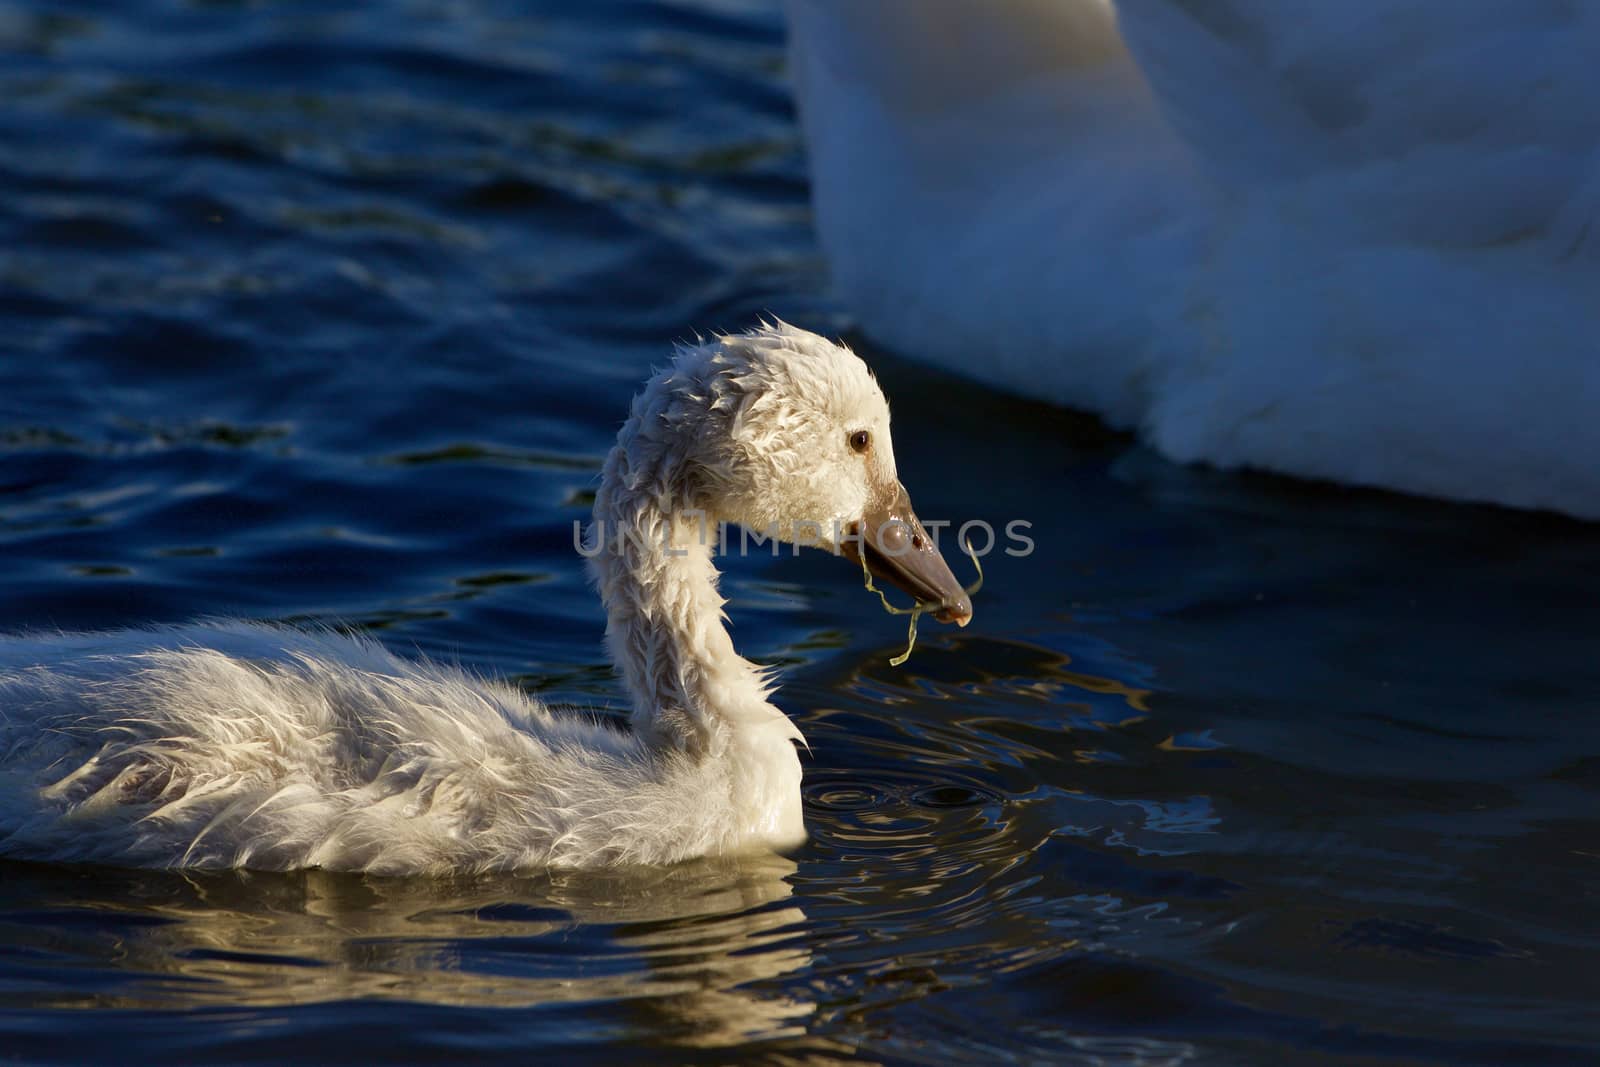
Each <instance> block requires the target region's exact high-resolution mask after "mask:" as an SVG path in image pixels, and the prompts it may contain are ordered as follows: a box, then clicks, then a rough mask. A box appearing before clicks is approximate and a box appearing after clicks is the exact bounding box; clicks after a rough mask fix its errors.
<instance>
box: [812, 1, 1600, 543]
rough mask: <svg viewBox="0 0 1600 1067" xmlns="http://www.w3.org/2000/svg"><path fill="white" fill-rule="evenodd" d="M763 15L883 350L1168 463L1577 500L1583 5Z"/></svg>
mask: <svg viewBox="0 0 1600 1067" xmlns="http://www.w3.org/2000/svg"><path fill="white" fill-rule="evenodd" d="M788 13H789V18H790V32H791V59H792V63H791V68H792V73H793V78H794V82H795V86H796V93H797V96H798V100H799V104H800V109H801V115H802V119H803V122H804V127H805V132H806V137H807V141H808V144H809V148H810V159H811V169H812V180H813V196H814V201H815V207H816V220H817V227H818V230H819V232H820V236H821V240H822V244H823V247H824V248H825V250H826V252H827V254H828V257H829V259H830V261H831V264H832V267H833V271H834V275H835V278H836V281H837V283H838V285H839V287H840V289H841V291H842V293H843V295H844V296H845V298H846V300H847V301H848V302H849V303H850V304H851V305H853V307H854V309H855V311H856V312H857V313H858V314H859V316H860V318H861V321H862V322H863V324H864V325H865V327H866V328H867V330H868V331H869V332H870V333H872V334H873V335H875V336H877V337H879V338H880V339H882V340H883V341H885V342H887V343H888V344H889V345H891V346H893V347H895V348H898V349H901V350H904V351H905V352H907V353H909V354H913V355H915V356H917V357H918V358H926V359H929V360H932V361H934V362H937V363H941V364H943V365H945V366H948V367H950V368H952V369H955V370H958V371H962V372H964V373H967V374H970V375H972V376H974V377H977V378H981V379H983V380H985V381H988V382H990V383H992V384H995V385H998V386H1001V387H1004V388H1007V389H1011V390H1015V391H1018V392H1021V393H1024V394H1027V395H1030V396H1035V397H1040V398H1044V399H1047V400H1050V401H1053V402H1057V403H1060V404H1064V405H1068V406H1072V407H1077V408H1084V409H1089V410H1093V411H1096V412H1099V413H1101V414H1103V415H1104V416H1105V417H1106V418H1107V419H1109V420H1110V421H1111V422H1113V423H1114V424H1116V425H1119V426H1126V427H1136V428H1138V429H1139V430H1140V431H1141V432H1142V433H1143V434H1144V435H1145V437H1146V439H1147V440H1149V441H1150V442H1151V443H1153V444H1154V445H1155V446H1156V447H1157V448H1158V449H1159V450H1161V451H1162V452H1164V453H1165V454H1166V455H1168V456H1170V457H1172V458H1174V459H1178V460H1182V461H1190V460H1202V461H1207V462H1210V463H1214V464H1217V465H1220V466H1225V467H1226V466H1238V465H1245V466H1253V467H1260V468H1267V469H1272V470H1277V471H1283V472H1287V473H1291V474H1296V475H1302V476H1311V477H1319V478H1328V479H1334V480H1338V481H1344V482H1349V483H1354V484H1362V485H1372V486H1383V487H1387V488H1392V489H1398V490H1403V491H1408V492H1415V493H1422V494H1428V495H1435V496H1444V497H1453V498H1459V499H1467V500H1480V501H1493V502H1497V503H1500V504H1507V505H1513V506H1520V507H1535V508H1552V509H1557V510H1561V511H1565V512H1568V513H1571V514H1574V515H1580V516H1586V517H1589V518H1597V517H1600V417H1597V413H1600V226H1597V225H1596V223H1597V221H1600V107H1596V106H1595V101H1597V100H1600V62H1596V60H1595V57H1596V56H1600V5H1596V4H1587V3H1572V2H1569V0H1526V2H1518V3H1508V2H1505V0H1366V2H1362V3H1353V4H1351V3H1343V4H1341V3H1328V2H1326V0H1207V2H1192V0H1115V2H1114V3H1112V2H1110V0H999V2H995V3H987V2H985V3H974V2H971V0H872V2H870V3H862V2H859V0H788Z"/></svg>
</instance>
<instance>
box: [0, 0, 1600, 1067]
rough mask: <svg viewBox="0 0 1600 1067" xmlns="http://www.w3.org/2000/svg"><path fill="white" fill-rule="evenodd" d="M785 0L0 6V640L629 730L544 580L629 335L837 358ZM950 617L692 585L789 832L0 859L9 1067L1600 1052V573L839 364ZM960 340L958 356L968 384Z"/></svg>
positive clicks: (1, 988) (1547, 527) (1475, 527)
mask: <svg viewBox="0 0 1600 1067" xmlns="http://www.w3.org/2000/svg"><path fill="white" fill-rule="evenodd" d="M781 78H782V42H781V23H780V20H779V17H778V13H777V11H776V10H775V8H774V7H773V6H772V5H770V4H767V3H762V2H755V0H750V2H745V0H717V2H712V0H701V2H688V0H683V2H653V3H644V2H640V3H622V2H613V3H602V4H592V5H571V4H561V3H555V2H547V3H511V2H509V0H507V2H503V3H488V2H486V3H480V4H460V3H453V2H449V0H380V2H371V3H363V4H348V5H344V4H317V5H309V4H303V3H292V2H287V0H284V2H270V0H258V2H223V0H193V2H178V0H166V2H158V0H128V2H125V3H122V4H118V5H97V4H88V3H65V2H63V3H45V2H42V0H41V2H12V3H0V582H3V583H4V584H3V588H4V589H5V591H6V595H5V597H4V598H0V628H3V629H21V628H63V629H76V628H91V627H106V626H123V625H136V624H144V623H152V622H154V623H159V622H176V621H180V620H184V619H189V618H193V617H196V616H201V615H241V616H245V617H250V618H258V619H274V620H288V621H294V622H300V623H314V624H332V625H338V626H344V627H350V628H355V629H360V630H364V631H366V632H368V633H371V634H373V635H374V636H376V637H377V638H378V639H380V640H382V641H383V642H384V643H385V644H387V645H389V647H391V648H394V649H395V650H397V651H400V652H402V653H420V654H426V655H430V656H435V657H441V658H447V659H450V660H457V661H460V662H461V663H463V664H465V665H468V666H470V667H471V668H473V669H476V670H481V671H485V672H492V673H495V674H501V675H506V676H509V677H511V678H513V679H515V680H516V681H517V682H518V683H519V684H521V685H523V686H525V687H526V688H527V689H529V690H530V691H532V692H537V693H539V694H541V695H543V696H545V697H547V698H548V699H550V700H553V701H563V702H571V703H577V704H580V705H583V706H585V707H588V708H591V709H615V708H617V707H619V706H620V703H621V692H620V689H619V687H618V685H617V682H616V681H615V679H614V678H613V677H612V676H611V674H610V672H609V670H608V669H607V666H606V663H605V660H604V658H603V655H602V652H601V649H600V634H601V622H602V620H601V617H600V613H599V610H598V607H597V605H596V603H595V600H594V598H593V596H592V593H591V592H590V590H589V589H588V588H587V587H586V584H585V581H584V578H583V573H582V568H581V566H580V562H581V561H580V560H579V558H578V557H577V555H576V554H575V553H574V551H573V548H572V535H571V527H572V522H573V520H574V519H581V518H582V517H584V516H585V515H586V512H587V507H588V503H589V500H590V494H591V493H592V491H593V487H594V481H595V476H596V473H597V471H598V465H599V462H600V458H601V456H603V454H604V451H605V449H606V448H607V446H608V445H609V442H610V440H611V438H612V436H613V435H614V433H615V429H616V426H617V425H618V423H619V422H620V420H621V417H622V415H623V413H624V411H625V407H626V403H627V400H628V397H629V396H630V394H631V392H632V390H633V388H634V387H635V385H636V384H637V382H638V381H639V380H640V379H642V377H643V376H644V375H645V374H646V373H647V372H648V370H649V368H650V366H651V365H652V364H653V363H655V364H659V363H660V362H661V361H662V360H663V359H664V358H666V354H667V352H668V351H669V346H670V344H671V342H672V341H673V340H674V339H678V338H683V337H687V336H690V335H691V333H692V332H693V331H702V332H703V331H709V330H714V329H733V328H741V327H743V326H746V325H748V324H749V323H750V322H751V321H752V320H753V319H754V318H755V317H756V316H757V315H759V314H761V313H763V312H774V313H777V314H781V315H783V316H785V317H786V318H790V319H792V320H793V321H796V322H798V323H801V324H803V325H807V326H811V327H813V328H817V329H822V330H831V331H837V330H840V329H845V328H847V327H848V325H849V324H848V320H847V319H845V318H844V317H843V316H842V315H841V313H840V310H839V309H838V308H837V307H836V306H835V305H834V304H832V303H831V302H830V300H829V298H828V296H827V294H826V288H825V283H824V279H823V276H822V271H821V264H820V259H819V257H818V254H817V251H816V249H815V247H814V245H813V243H812V237H811V233H810V229H809V220H808V211H807V206H806V195H805V176H804V162H803V158H802V155H801V151H800V144H799V140H798V136H797V131H796V129H795V125H794V119H793V115H792V113H791V111H790V108H789V104H788V100H787V95H786V93H785V91H784V89H783V85H782V80H781ZM868 354H869V356H870V357H871V359H872V361H873V363H874V366H875V367H876V368H877V370H878V372H879V375H880V377H881V378H882V380H883V381H884V383H885V386H886V388H887V389H888V391H889V393H890V395H891V397H892V399H893V401H894V406H895V411H896V417H897V422H896V452H897V455H898V457H899V460H900V465H901V468H902V474H903V476H904V478H905V480H906V481H907V483H908V485H909V486H910V488H911V490H912V492H913V494H914V496H915V498H916V499H917V501H918V507H919V510H920V511H921V512H922V513H923V514H924V515H926V516H930V517H938V518H949V519H952V520H955V521H957V522H960V521H963V520H966V519H970V518H982V519H986V520H989V521H991V522H994V523H995V524H996V525H1001V524H1003V523H1004V522H1006V521H1009V520H1011V519H1014V518H1024V519H1027V520H1029V521H1031V522H1032V523H1033V527H1032V531H1031V533H1032V536H1033V539H1034V541H1035V543H1036V546H1037V548H1036V551H1035V552H1034V553H1033V554H1032V555H1030V556H1028V557H1026V558H1010V557H1006V556H1004V555H994V556H991V557H990V558H989V560H988V572H989V574H988V584H987V586H986V588H985V590H984V592H983V594H982V595H981V597H980V598H979V600H978V603H977V618H976V621H975V622H974V624H973V625H972V626H971V627H969V628H968V629H966V630H963V631H959V632H952V631H950V630H948V629H946V628H939V627H934V626H929V627H925V628H924V631H923V637H922V640H921V641H920V642H919V646H918V650H917V652H916V654H915V655H914V656H913V657H912V659H911V661H910V663H909V664H908V665H907V666H906V667H904V668H900V669H896V668H893V667H891V666H889V664H888V662H887V661H888V659H889V657H890V656H891V655H893V654H895V653H896V652H898V651H899V650H900V648H901V647H902V644H903V641H904V630H903V628H902V623H903V620H897V619H892V618H890V617H888V616H885V615H883V614H882V613H881V612H880V611H879V610H878V608H877V605H876V601H875V598H873V597H871V596H870V595H869V594H866V593H865V592H864V591H863V590H861V588H860V585H859V576H858V575H856V574H854V573H852V572H851V570H850V568H849V567H848V566H846V565H843V564H840V563H839V562H838V561H836V560H832V559H828V558H825V557H821V556H815V557H813V556H804V557H801V558H798V559H791V558H787V557H785V558H782V559H773V558H770V557H762V556H757V557H754V558H748V559H743V560H735V561H732V562H731V564H730V568H729V574H728V576H727V580H726V589H727V591H728V592H729V593H730V594H731V596H732V602H731V604H730V611H731V614H732V620H733V627H734V635H735V639H736V641H737V642H738V644H739V646H740V648H741V650H743V651H744V652H745V653H746V654H748V655H750V656H752V657H754V658H756V659H759V660H762V661H765V662H772V663H781V664H783V665H784V667H785V673H784V687H783V690H782V692H781V695H780V698H779V699H780V703H781V704H782V705H783V706H784V707H785V708H786V709H787V710H789V711H790V712H791V714H792V715H793V716H794V718H795V719H796V721H797V722H798V723H799V725H800V726H801V728H802V730H803V731H804V732H805V734H806V736H807V737H808V739H809V740H810V744H811V755H810V757H809V758H808V760H807V762H806V775H807V777H806V802H807V818H808V822H809V825H810V827H811V829H812V834H813V837H812V840H811V842H810V843H809V844H807V845H806V846H805V847H804V848H803V849H801V850H800V851H799V852H798V853H796V854H795V855H793V856H791V857H787V858H785V857H770V858H765V859H759V858H751V859H745V860H740V861H718V862H706V863H696V864H687V865H684V866H683V867H679V868H673V869H671V870H645V871H624V872H612V873H605V874H587V875H577V874H550V873H543V874H541V873H537V872H533V873H529V874H528V875H526V876H522V877H502V878H492V879H471V880H468V879H463V880H459V881H450V880H444V881H439V880H429V879H370V878H359V877H349V876H335V875H329V874H325V873H320V872H309V873H302V874H295V875H261V874H247V873H241V874H207V875H192V874H180V873H170V872H169V873H163V872H126V871H116V870H106V869H72V868H52V867H48V866H33V865H22V864H4V865H0V1054H4V1055H6V1056H9V1057H12V1058H15V1059H19V1060H23V1061H31V1062H105V1061H108V1060H111V1059H123V1058H126V1057H127V1056H128V1055H129V1054H130V1050H137V1052H138V1056H139V1058H140V1059H148V1060H155V1059H158V1058H160V1059H169V1060H171V1059H190V1060H203V1061H212V1062H233V1063H238V1062H262V1063H270V1062H290V1061H292V1062H304V1060H305V1058H306V1056H307V1055H309V1052H308V1050H315V1058H316V1059H317V1061H318V1062H326V1063H335V1062H368V1061H371V1060H372V1059H374V1058H383V1059H390V1060H423V1059H440V1058H445V1059H448V1060H450V1061H451V1062H468V1061H474V1060H483V1061H498V1060H505V1059H510V1058H513V1057H515V1058H518V1059H526V1058H529V1057H538V1056H557V1057H560V1062H578V1061H584V1060H592V1061H597V1062H618V1061H623V1060H625V1061H627V1062H644V1061H649V1060H659V1061H661V1062H673V1063H683V1062H708V1063H721V1062H728V1061H729V1060H730V1059H733V1058H735V1057H738V1058H746V1059H767V1060H772V1061H776V1062H802V1061H805V1062H828V1061H835V1060H840V1061H858V1062H883V1063H929V1064H944V1063H955V1062H970V1063H985V1064H988V1063H996V1062H1018V1063H1029V1062H1038V1063H1085V1064H1089V1063H1094V1064H1118V1063H1130V1064H1132V1063H1140V1064H1176V1063H1230V1064H1231V1063H1247V1062H1256V1063H1266V1064H1276V1063H1285V1062H1292V1063H1297V1064H1301V1063H1304V1064H1315V1063H1330V1064H1334V1063H1337V1064H1346V1063H1357V1062H1370V1063H1482V1064H1512V1063H1575V1064H1576V1063H1590V1062H1594V1060H1595V1058H1596V1057H1597V1056H1600V1018H1597V1014H1600V1013H1597V1011H1596V1008H1595V1005H1596V1001H1597V997H1600V978H1597V977H1596V974H1597V969H1596V967H1595V966H1594V960H1595V959H1596V953H1597V951H1600V923H1597V922H1596V919H1595V915H1596V911H1597V905H1600V817H1597V815H1596V811H1597V805H1600V725H1597V722H1600V720H1597V717H1596V714H1595V712H1596V701H1595V694H1596V693H1600V658H1597V656H1596V655H1595V652H1594V649H1595V648H1596V647H1600V645H1597V642H1600V623H1597V622H1596V612H1595V605H1596V604H1597V603H1600V567H1597V565H1596V564H1597V561H1600V532H1597V531H1596V530H1595V529H1594V528H1592V527H1589V526H1585V525H1581V524H1577V523H1572V522H1566V521H1561V520H1557V519H1552V518H1548V517H1543V516H1528V515H1516V514H1509V513H1504V512H1498V511H1494V510H1489V509H1480V508H1472V507H1463V506H1455V505H1448V504H1437V503H1429V502H1423V501H1416V500H1407V499H1404V498H1398V497H1392V496H1385V495H1379V494H1369V493H1360V492H1350V491H1342V490H1338V489H1332V488H1328V487H1320V486H1310V485H1305V484H1300V483H1292V482H1285V481H1279V480H1273V479H1265V478H1258V477H1249V476H1238V475H1228V474H1219V473H1214V472H1205V471H1198V470H1188V469H1181V468H1176V467H1173V466H1171V465H1168V464H1165V463H1163V462H1162V461H1160V460H1159V459H1157V458H1155V457H1153V456H1151V455H1149V454H1148V453H1145V452H1143V451H1142V450H1140V449H1139V448H1138V447H1137V446H1135V445H1133V444H1132V443H1131V442H1130V441H1128V440H1127V439H1125V438H1122V437H1119V436H1116V435H1112V434H1108V433H1106V432H1104V431H1103V430H1101V429H1099V428H1098V427H1097V426H1095V425H1094V424H1093V423H1092V422H1090V421H1088V420H1085V419H1080V418H1077V417H1073V416H1069V415H1066V414H1064V413H1061V412H1059V411H1054V410H1051V409H1047V408H1043V407H1039V406H1036V405H1031V404H1028V403H1026V402H1022V401H1017V400H1014V399H1008V398H1005V397H1001V396H998V395H995V394H991V393H987V392H985V391H983V390H981V389H978V388H976V387H974V386H971V385H969V384H966V383H962V382H958V381H955V380H953V379H950V378H947V377H944V376H941V375H937V374H934V373H931V372H927V371H925V370H922V369H921V368H919V367H917V366H916V365H915V364H914V363H911V362H907V361H905V360H903V359H900V358H896V357H895V356H893V355H890V354H887V353H874V352H870V351H869V352H868ZM980 358H982V353H974V359H980Z"/></svg>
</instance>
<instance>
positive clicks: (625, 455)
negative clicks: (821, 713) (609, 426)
mask: <svg viewBox="0 0 1600 1067" xmlns="http://www.w3.org/2000/svg"><path fill="white" fill-rule="evenodd" d="M641 399H644V398H641ZM654 414H656V413H655V412H647V413H644V414H643V415H642V416H641V411H640V408H639V406H638V405H636V406H635V411H634V415H633V417H632V418H630V419H629V421H628V424H627V425H626V426H624V428H623V430H622V433H621V434H620V435H619V437H618V440H617V445H616V447H615V448H614V449H612V451H611V454H610V456H609V457H608V458H607V460H606V465H605V471H604V474H603V475H602V478H601V484H600V490H599V492H598V494H597V495H596V497H595V506H594V519H595V522H594V524H593V525H592V526H591V527H590V532H589V538H590V551H592V552H593V553H594V554H593V555H592V556H591V560H590V565H591V567H592V569H593V572H594V574H595V577H596V580H597V584H598V586H599V590H600V596H601V600H602V601H603V602H604V604H605V608H606V643H607V646H608V647H609V649H610V652H611V658H612V661H613V662H614V663H615V664H616V665H617V667H618V668H619V669H620V670H621V672H622V675H623V678H624V680H625V681H626V683H627V686H628V692H629V694H630V695H631V696H632V698H633V726H634V730H635V731H636V732H637V733H638V734H639V735H640V736H641V737H643V738H645V739H646V740H647V741H649V742H651V743H653V744H655V745H657V746H660V747H662V748H664V749H676V750H679V751H682V752H685V753H689V754H693V755H699V756H721V755H723V754H724V753H725V752H726V750H727V748H728V746H729V744H730V742H731V741H733V740H735V739H736V738H738V737H739V736H740V735H749V734H751V733H754V732H760V733H762V734H768V733H771V732H772V730H773V729H774V728H777V730H778V731H779V738H781V739H782V740H784V747H785V748H787V747H788V745H787V739H788V738H791V737H792V738H796V739H798V738H799V736H800V735H799V731H798V730H796V729H795V728H794V726H793V725H792V724H791V723H790V722H789V720H788V717H787V716H785V715H784V714H783V713H782V712H780V711H779V710H778V709H776V708H774V707H773V706H772V705H771V704H770V703H768V701H767V693H768V689H767V686H766V684H765V682H764V680H763V677H762V673H761V671H760V670H759V668H757V667H756V666H755V665H754V664H751V663H750V662H748V661H747V660H745V659H743V658H741V657H740V656H739V655H738V653H736V652H735V651H734V648H733V641H732V640H731V639H730V638H729V636H728V632H727V630H726V629H725V627H724V625H723V616H722V606H723V603H724V601H723V598H722V596H721V595H720V594H719V593H718V592H717V569H716V567H715V566H714V565H713V564H712V560H711V546H712V542H713V541H714V540H715V538H716V531H717V524H716V519H715V517H714V516H713V515H709V514H706V513H705V512H704V511H702V510H699V508H700V505H701V503H702V502H701V501H700V499H699V496H700V494H699V492H698V491H697V488H696V485H695V479H694V475H693V470H692V467H691V465H690V464H689V462H688V461H687V460H686V459H685V458H684V456H683V454H682V453H683V442H681V441H676V440H673V436H674V435H672V434H671V433H670V432H668V433H663V432H660V422H659V420H657V419H655V418H653V417H651V416H653V415H654Z"/></svg>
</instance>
